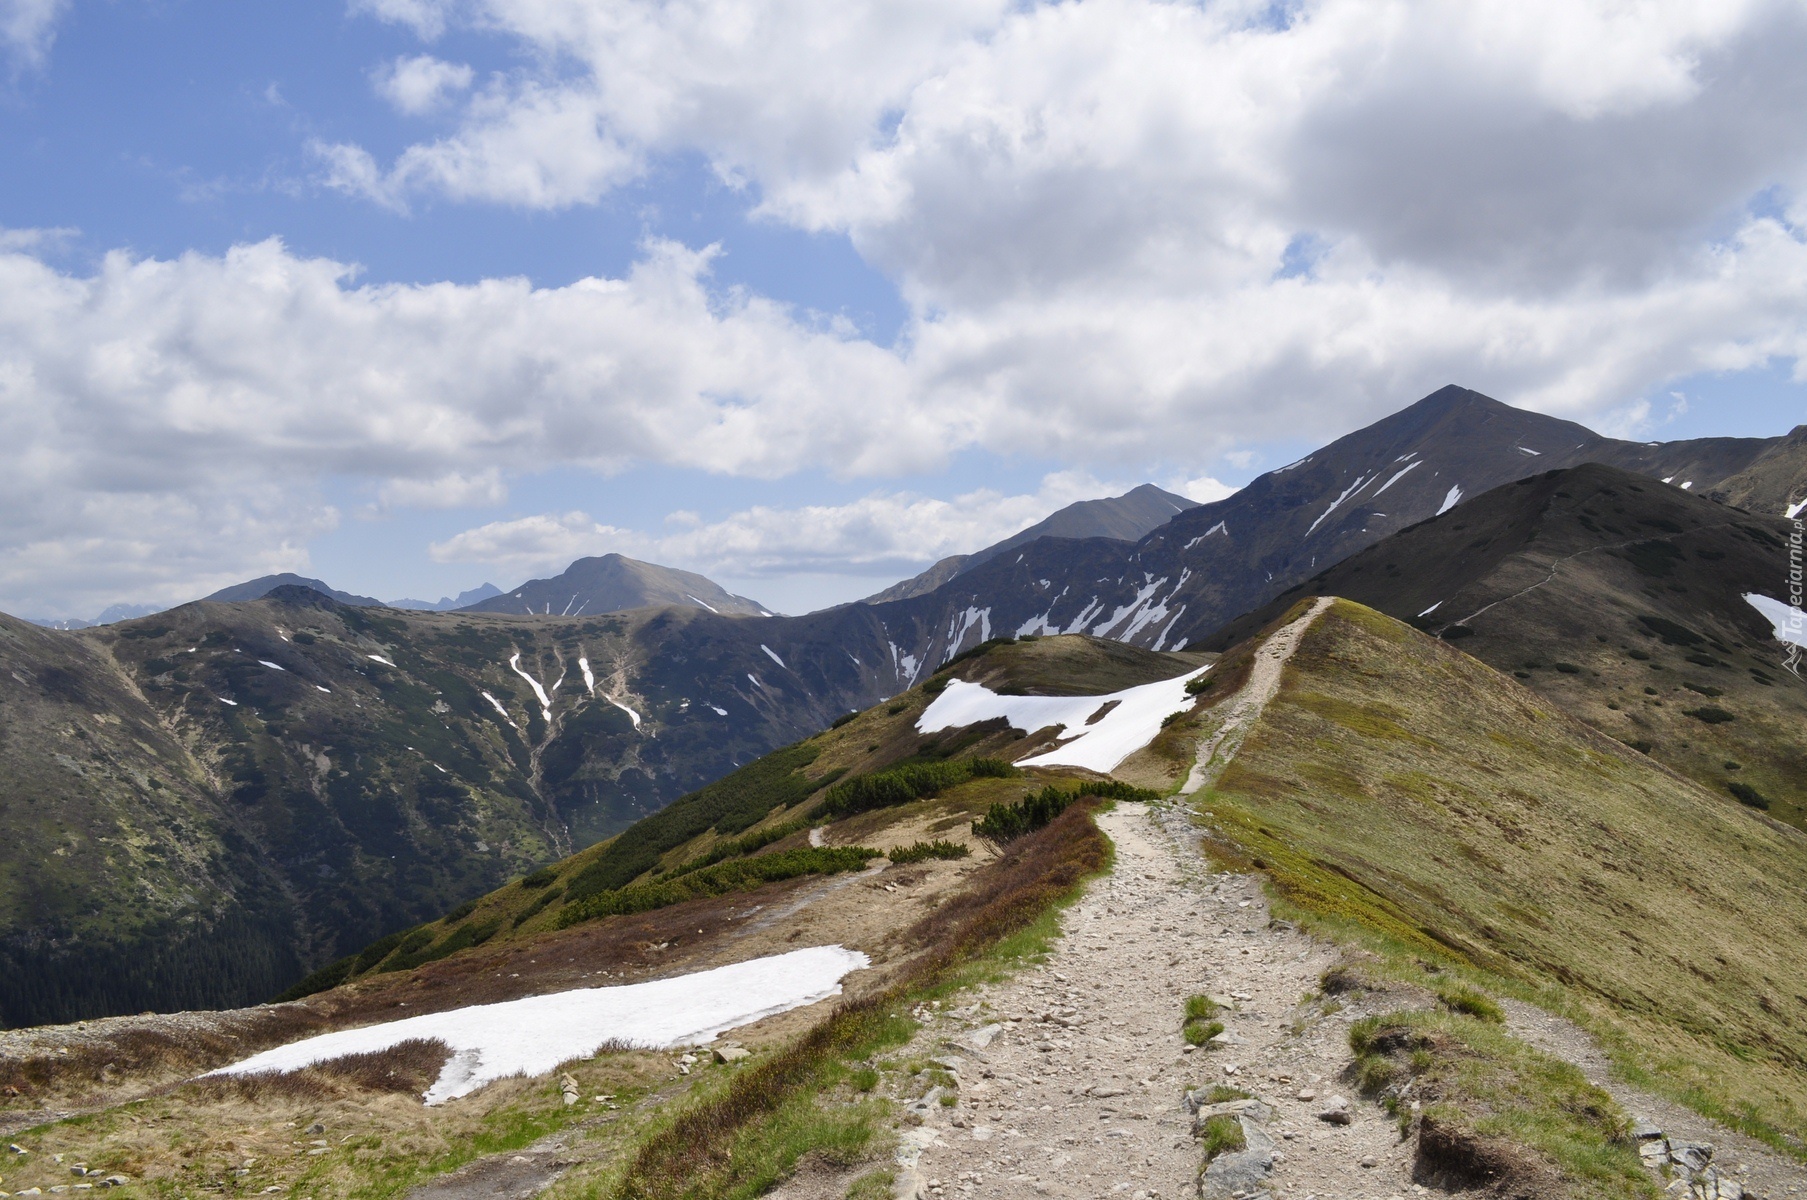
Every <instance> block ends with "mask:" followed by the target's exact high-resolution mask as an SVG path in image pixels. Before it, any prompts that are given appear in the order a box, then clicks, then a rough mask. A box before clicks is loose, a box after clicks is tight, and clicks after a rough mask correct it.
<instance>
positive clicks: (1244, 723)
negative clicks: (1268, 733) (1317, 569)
mask: <svg viewBox="0 0 1807 1200" xmlns="http://www.w3.org/2000/svg"><path fill="white" fill-rule="evenodd" d="M1334 603H1336V597H1334V596H1320V597H1319V598H1318V599H1317V600H1316V602H1314V603H1313V604H1312V606H1311V607H1310V608H1309V609H1307V610H1306V611H1305V613H1304V614H1303V615H1301V616H1300V617H1299V619H1298V620H1296V621H1294V622H1293V623H1292V624H1291V625H1288V626H1286V627H1285V628H1283V629H1280V630H1278V631H1277V632H1275V633H1274V635H1273V636H1272V637H1270V638H1268V639H1267V641H1266V642H1264V643H1262V646H1261V649H1259V650H1257V651H1256V652H1255V661H1254V662H1253V663H1251V664H1250V666H1249V678H1248V682H1247V683H1245V684H1243V686H1242V689H1241V690H1240V691H1238V692H1237V693H1236V698H1235V699H1233V700H1231V701H1230V707H1229V711H1228V712H1226V713H1225V714H1224V720H1223V724H1222V725H1221V726H1219V727H1218V729H1217V732H1216V733H1214V734H1212V735H1211V736H1210V737H1208V738H1206V739H1205V740H1204V741H1203V742H1201V743H1200V744H1199V747H1198V757H1197V760H1196V761H1195V762H1194V763H1193V764H1192V770H1191V771H1189V772H1187V774H1186V782H1185V783H1184V784H1183V785H1182V786H1181V787H1180V795H1182V796H1190V795H1192V794H1193V793H1194V792H1196V791H1198V790H1199V789H1200V788H1202V787H1204V786H1205V785H1206V784H1208V783H1210V782H1211V781H1212V780H1214V779H1216V778H1217V777H1218V776H1219V775H1221V774H1222V773H1223V769H1224V767H1226V766H1227V765H1229V762H1230V760H1231V759H1232V758H1235V757H1236V750H1237V748H1238V747H1240V746H1241V745H1242V739H1243V738H1244V737H1246V736H1247V735H1248V731H1249V727H1250V726H1251V725H1253V724H1254V723H1255V718H1256V717H1259V716H1260V715H1261V712H1262V710H1263V709H1265V708H1266V707H1267V702H1268V701H1269V700H1272V699H1273V698H1274V693H1276V692H1278V691H1279V690H1280V674H1281V671H1282V669H1283V668H1284V667H1285V666H1286V660H1287V659H1289V658H1291V657H1292V656H1293V651H1295V650H1297V649H1298V648H1299V642H1300V640H1301V639H1302V638H1304V636H1305V631H1306V630H1307V629H1310V628H1311V623H1312V622H1313V621H1315V620H1317V619H1318V616H1319V614H1321V613H1322V612H1323V611H1324V610H1325V609H1327V608H1329V607H1330V606H1331V605H1332V604H1334Z"/></svg>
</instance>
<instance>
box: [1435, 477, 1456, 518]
mask: <svg viewBox="0 0 1807 1200" xmlns="http://www.w3.org/2000/svg"><path fill="white" fill-rule="evenodd" d="M1461 500H1462V485H1461V484H1459V483H1458V484H1457V485H1456V486H1455V487H1452V488H1450V489H1449V495H1447V496H1445V497H1443V507H1442V508H1439V509H1438V510H1437V515H1438V516H1439V517H1440V516H1442V515H1443V514H1444V513H1446V512H1448V511H1449V510H1450V509H1452V508H1454V507H1455V506H1456V505H1457V504H1459V503H1461Z"/></svg>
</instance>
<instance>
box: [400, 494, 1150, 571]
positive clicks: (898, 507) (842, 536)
mask: <svg viewBox="0 0 1807 1200" xmlns="http://www.w3.org/2000/svg"><path fill="white" fill-rule="evenodd" d="M1124 490H1125V488H1124V486H1123V485H1111V484H1104V483H1100V482H1098V481H1097V480H1095V479H1092V478H1091V477H1089V476H1087V475H1084V474H1082V473H1075V472H1057V473H1055V474H1051V475H1049V476H1047V477H1046V478H1044V479H1043V480H1042V486H1041V487H1040V488H1039V489H1038V490H1037V491H1036V492H1034V493H1032V494H1017V495H1005V494H1003V493H1000V492H996V491H992V490H989V489H980V490H978V491H973V492H969V493H966V494H965V495H961V496H956V497H954V498H953V499H951V500H941V499H936V498H933V497H926V496H919V495H913V494H910V493H894V492H874V493H872V494H870V495H867V496H862V497H860V498H859V499H857V500H854V501H852V502H850V503H847V504H839V505H808V506H804V507H801V508H773V507H766V506H758V507H754V508H749V509H745V510H743V511H741V512H737V513H733V514H731V515H730V516H728V517H726V518H724V519H722V520H720V521H715V522H707V523H705V522H703V521H701V520H700V519H698V518H697V516H696V514H694V513H688V512H680V513H674V514H672V517H671V518H670V519H668V520H667V522H666V523H667V525H668V526H671V528H670V529H668V531H667V532H664V533H661V534H651V533H645V532H640V531H634V530H627V529H621V528H617V527H615V526H612V525H607V524H604V523H602V522H599V521H596V520H594V519H592V518H591V517H590V515H589V514H587V513H584V512H565V513H541V514H536V515H533V516H528V517H520V518H516V519H513V520H507V521H494V522H490V523H488V524H485V525H480V526H478V527H476V528H474V529H468V530H465V531H464V532H462V533H459V534H456V535H454V536H453V537H450V538H447V539H446V540H445V541H443V542H437V543H435V544H434V545H433V546H432V547H431V548H430V553H431V556H432V557H433V559H434V560H435V561H436V562H442V563H455V562H473V563H482V564H485V565H486V566H488V567H490V568H492V569H494V570H496V571H498V572H500V573H503V574H514V575H519V576H526V575H536V574H540V575H543V574H551V573H556V572H558V571H561V570H563V569H564V568H565V566H566V565H568V564H569V563H570V562H571V560H572V559H574V558H580V557H583V556H585V555H593V554H610V553H616V554H626V555H628V556H630V557H634V558H642V559H649V560H652V561H656V562H661V563H666V564H671V565H676V566H682V567H687V568H690V569H693V570H698V571H702V572H705V573H710V572H713V573H717V574H732V575H734V576H737V577H743V578H745V577H757V576H761V575H765V576H772V575H799V574H852V575H860V576H874V575H883V574H884V573H886V572H891V573H894V574H907V573H909V572H912V571H915V570H919V569H921V568H922V567H923V566H926V565H927V564H928V563H930V562H933V561H935V560H936V559H939V558H943V557H945V556H947V555H949V554H962V553H966V552H969V551H973V550H977V549H980V548H981V547H984V546H988V545H990V544H991V543H993V542H997V541H1001V540H1003V539H1004V538H1006V537H1009V536H1010V535H1011V534H1013V533H1016V532H1017V531H1018V530H1020V529H1024V528H1026V527H1028V526H1030V525H1033V524H1035V523H1036V522H1037V521H1040V520H1041V519H1042V518H1044V517H1046V516H1047V515H1048V514H1049V513H1051V512H1053V511H1054V510H1055V509H1058V508H1063V507H1065V506H1066V505H1068V504H1072V503H1073V502H1075V501H1077V500H1090V499H1095V498H1097V497H1099V496H1104V495H1113V494H1117V493H1120V492H1122V491H1124Z"/></svg>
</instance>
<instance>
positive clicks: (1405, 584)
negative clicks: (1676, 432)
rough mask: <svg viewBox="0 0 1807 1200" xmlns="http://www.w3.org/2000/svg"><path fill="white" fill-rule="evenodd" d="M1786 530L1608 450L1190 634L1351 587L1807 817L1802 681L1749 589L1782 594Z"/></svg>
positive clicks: (1237, 632) (1349, 592) (1704, 776)
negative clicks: (1787, 664)
mask: <svg viewBox="0 0 1807 1200" xmlns="http://www.w3.org/2000/svg"><path fill="white" fill-rule="evenodd" d="M1788 530H1789V527H1788V524H1787V523H1786V522H1784V521H1781V520H1778V519H1776V518H1773V517H1759V516H1756V515H1755V514H1751V513H1746V512H1743V511H1741V510H1739V509H1735V508H1730V507H1727V506H1725V505H1721V504H1715V503H1713V502H1712V501H1710V500H1707V499H1705V498H1703V497H1698V496H1694V495H1692V494H1690V493H1688V492H1684V491H1681V490H1680V489H1679V488H1677V487H1674V486H1669V487H1665V486H1663V485H1662V484H1661V483H1658V482H1655V481H1652V480H1650V479H1649V478H1646V477H1644V476H1640V475H1636V474H1633V473H1631V472H1628V471H1622V470H1619V469H1617V468H1614V467H1606V466H1600V465H1597V464H1590V465H1586V466H1581V467H1575V468H1573V469H1570V470H1564V471H1551V472H1547V473H1545V474H1542V475H1538V476H1535V477H1532V478H1529V479H1521V480H1519V481H1518V482H1517V483H1515V484H1508V485H1506V486H1504V487H1499V488H1495V489H1494V490H1492V491H1490V492H1487V493H1485V494H1483V495H1480V496H1477V497H1475V498H1474V499H1472V500H1468V501H1465V502H1464V503H1462V504H1460V505H1458V506H1457V507H1455V508H1453V509H1451V510H1450V511H1449V512H1447V513H1444V514H1443V515H1442V516H1439V517H1436V518H1433V519H1432V520H1429V521H1426V522H1424V523H1423V524H1420V525H1416V526H1414V527H1412V528H1411V529H1407V530H1405V531H1404V532H1402V533H1398V534H1395V535H1394V536H1392V537H1390V538H1388V539H1386V540H1385V541H1383V542H1381V543H1379V544H1378V545H1375V546H1371V547H1369V548H1368V549H1366V550H1364V551H1362V552H1361V553H1360V554H1357V555H1354V556H1353V557H1351V558H1348V559H1346V560H1344V561H1343V562H1341V563H1339V564H1337V565H1336V566H1334V567H1332V568H1330V569H1329V570H1327V571H1324V572H1321V573H1319V574H1318V575H1315V576H1313V577H1312V578H1311V579H1309V580H1307V581H1306V582H1305V583H1303V584H1301V585H1299V586H1297V587H1293V588H1289V589H1288V590H1287V591H1286V592H1284V593H1283V594H1282V595H1281V596H1280V597H1279V598H1278V599H1276V600H1275V601H1274V602H1273V603H1271V604H1269V605H1267V606H1265V607H1263V608H1260V609H1257V610H1255V611H1254V612H1252V613H1249V614H1248V615H1246V616H1244V617H1241V618H1238V619H1237V620H1235V621H1232V622H1230V623H1229V624H1228V625H1226V626H1224V627H1223V628H1222V629H1219V630H1218V631H1216V632H1215V633H1213V634H1211V635H1210V636H1209V637H1207V638H1204V639H1202V641H1201V643H1200V644H1201V645H1203V646H1204V647H1205V648H1207V649H1221V648H1224V647H1227V646H1231V645H1234V644H1236V643H1238V642H1240V641H1241V640H1242V639H1243V638H1245V637H1247V636H1249V635H1250V634H1252V633H1254V632H1255V631H1257V630H1259V629H1260V628H1261V627H1262V625H1264V624H1265V623H1266V622H1268V621H1270V620H1272V619H1274V618H1275V617H1278V616H1279V615H1280V614H1281V613H1282V612H1283V611H1284V610H1285V609H1286V608H1288V607H1289V606H1290V605H1292V604H1294V603H1296V602H1297V601H1298V600H1299V599H1300V597H1302V596H1311V595H1324V596H1341V597H1343V598H1344V599H1349V600H1356V601H1359V602H1361V603H1362V604H1365V605H1368V606H1369V607H1370V608H1375V609H1379V610H1380V611H1381V612H1384V613H1386V614H1388V615H1389V616H1393V617H1396V618H1398V619H1400V620H1403V621H1407V622H1410V623H1412V624H1415V625H1417V626H1418V627H1420V628H1422V629H1426V630H1429V631H1432V632H1437V633H1440V634H1441V635H1442V637H1443V638H1444V639H1445V640H1447V641H1451V642H1454V643H1455V644H1456V645H1458V646H1460V647H1461V649H1463V650H1465V651H1467V652H1468V653H1469V654H1472V655H1474V656H1475V657H1476V658H1479V659H1480V660H1481V661H1483V662H1485V663H1487V664H1488V665H1490V666H1492V667H1495V668H1497V669H1498V670H1501V671H1504V672H1507V673H1509V674H1512V675H1516V676H1517V677H1518V679H1519V680H1520V681H1521V682H1522V683H1524V684H1525V686H1527V687H1529V688H1532V689H1533V690H1535V691H1537V692H1539V693H1540V694H1542V695H1543V696H1545V697H1547V698H1548V699H1549V700H1550V701H1551V702H1553V703H1555V704H1557V705H1559V706H1561V707H1562V708H1565V709H1567V710H1569V711H1570V712H1571V713H1574V714H1575V715H1576V716H1579V717H1580V718H1581V719H1582V720H1584V721H1586V722H1587V723H1588V724H1590V725H1593V726H1594V727H1595V728H1597V729H1599V730H1601V731H1602V732H1604V733H1607V734H1609V735H1611V736H1612V737H1615V738H1617V739H1619V740H1620V741H1622V742H1626V743H1628V744H1630V745H1633V746H1635V747H1636V748H1638V749H1639V750H1642V751H1643V752H1644V753H1646V754H1648V755H1650V756H1651V757H1652V758H1655V759H1657V760H1658V761H1659V762H1661V763H1663V764H1664V765H1666V766H1668V767H1670V768H1671V769H1673V770H1675V771H1678V772H1680V773H1682V774H1684V775H1687V776H1690V777H1692V778H1693V779H1694V780H1695V781H1696V782H1698V783H1701V784H1703V785H1705V786H1706V787H1707V788H1708V789H1709V790H1711V791H1713V792H1715V793H1717V794H1718V795H1720V796H1721V797H1724V798H1726V799H1727V802H1728V803H1729V802H1730V800H1731V795H1732V794H1731V791H1730V789H1731V787H1732V786H1733V785H1734V784H1737V785H1740V786H1742V787H1745V788H1750V789H1754V791H1755V792H1756V793H1757V794H1758V795H1760V796H1761V797H1763V798H1764V800H1765V801H1766V802H1768V803H1769V805H1770V810H1771V815H1772V816H1776V817H1779V818H1781V819H1783V820H1786V821H1789V822H1790V823H1792V824H1794V825H1797V826H1801V827H1803V828H1807V745H1804V744H1803V742H1802V740H1801V737H1800V734H1799V731H1800V730H1801V729H1802V728H1804V727H1807V682H1803V681H1802V680H1801V679H1800V678H1798V677H1797V676H1795V675H1792V674H1790V673H1789V672H1788V671H1786V670H1783V669H1781V668H1780V666H1779V665H1778V664H1779V662H1780V660H1781V659H1782V657H1783V648H1782V647H1781V645H1780V644H1779V643H1777V642H1776V641H1775V640H1774V636H1773V633H1774V630H1773V626H1772V625H1771V623H1770V621H1769V620H1768V619H1767V618H1765V617H1764V616H1763V615H1762V613H1760V612H1759V611H1758V610H1757V609H1756V608H1754V607H1752V605H1751V604H1750V603H1748V602H1747V601H1746V600H1745V599H1744V597H1745V595H1746V594H1747V593H1754V594H1757V595H1768V596H1770V597H1771V598H1773V599H1786V597H1787V580H1788V570H1789V564H1788V555H1787V540H1786V539H1787V536H1788ZM1700 714H1707V715H1708V717H1709V718H1710V719H1703V717H1702V716H1701V715H1700ZM1714 714H1718V715H1714Z"/></svg>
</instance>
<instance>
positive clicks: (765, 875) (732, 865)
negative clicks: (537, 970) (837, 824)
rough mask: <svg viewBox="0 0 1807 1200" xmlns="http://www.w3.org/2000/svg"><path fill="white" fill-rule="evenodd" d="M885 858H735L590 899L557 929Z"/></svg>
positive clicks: (826, 851) (563, 916)
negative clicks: (665, 879)
mask: <svg viewBox="0 0 1807 1200" xmlns="http://www.w3.org/2000/svg"><path fill="white" fill-rule="evenodd" d="M879 857H882V855H881V853H880V851H877V850H868V849H865V848H864V847H859V846H803V847H799V848H797V849H795V850H783V851H780V852H778V853H776V854H763V855H759V856H758V857H755V858H743V859H732V860H730V861H728V862H724V863H718V864H717V865H715V866H713V867H705V868H703V869H702V870H699V871H692V872H691V873H689V874H687V875H680V876H678V877H677V878H675V879H671V880H668V881H661V882H659V883H645V884H639V885H637V886H634V887H629V888H622V889H621V890H620V891H618V892H603V893H600V894H598V895H593V896H588V897H586V898H584V899H583V900H580V901H578V902H577V903H576V904H573V905H569V906H567V907H566V908H565V909H563V910H562V911H560V913H559V914H558V916H557V918H556V919H555V921H554V924H555V926H556V927H557V928H560V929H568V928H569V927H571V926H572V925H577V924H580V923H581V922H584V921H593V920H595V919H596V918H598V917H614V916H621V915H623V914H626V913H638V912H650V911H651V910H653V909H656V908H665V907H668V906H670V905H673V904H681V903H683V902H684V901H686V900H695V899H698V898H699V897H703V896H724V895H727V894H728V893H729V892H744V891H751V890H752V889H754V888H756V887H760V886H762V885H764V884H767V883H772V882H775V881H777V880H781V879H795V878H797V877H798V876H801V875H836V874H839V873H841V872H843V871H858V870H861V869H863V868H864V867H865V865H866V863H867V862H868V861H870V860H871V859H874V858H879Z"/></svg>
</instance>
